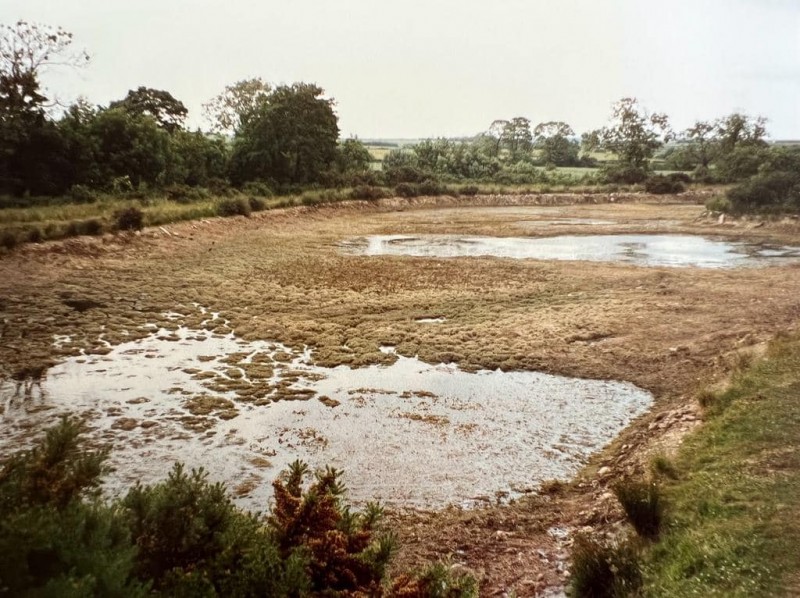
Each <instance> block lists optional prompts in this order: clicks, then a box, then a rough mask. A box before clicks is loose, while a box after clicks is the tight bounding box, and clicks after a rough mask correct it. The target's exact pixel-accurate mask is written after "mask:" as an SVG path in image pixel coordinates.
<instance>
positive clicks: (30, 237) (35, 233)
mask: <svg viewBox="0 0 800 598" xmlns="http://www.w3.org/2000/svg"><path fill="white" fill-rule="evenodd" d="M25 238H26V240H27V241H28V243H41V242H42V241H44V234H42V229H40V228H39V227H38V226H34V227H33V228H32V229H30V230H29V231H28V232H27V233H26V236H25Z"/></svg>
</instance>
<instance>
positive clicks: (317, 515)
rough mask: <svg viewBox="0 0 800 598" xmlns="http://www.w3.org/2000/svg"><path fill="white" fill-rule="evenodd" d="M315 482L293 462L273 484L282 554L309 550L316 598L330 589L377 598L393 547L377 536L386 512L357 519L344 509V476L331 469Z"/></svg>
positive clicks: (374, 509)
mask: <svg viewBox="0 0 800 598" xmlns="http://www.w3.org/2000/svg"><path fill="white" fill-rule="evenodd" d="M310 476H311V473H310V471H309V469H308V467H307V466H306V465H305V464H304V463H302V462H300V461H295V462H294V463H292V464H291V466H290V467H289V469H288V470H287V471H286V472H285V473H284V474H283V475H282V476H280V477H279V478H278V479H277V480H275V482H274V483H273V485H272V486H273V489H274V491H275V504H274V506H273V508H272V514H271V516H270V517H269V520H268V521H269V526H270V528H271V530H272V532H273V534H274V537H275V539H276V541H277V544H278V547H279V550H280V554H281V555H282V556H283V557H284V558H289V557H291V556H292V555H294V554H296V553H297V551H298V550H299V549H301V548H305V549H306V550H307V554H308V557H309V560H308V571H309V576H310V583H311V590H312V592H322V591H323V590H326V589H329V590H333V591H338V592H347V593H366V594H369V595H374V594H375V593H376V592H378V591H379V590H380V587H381V586H380V584H381V580H382V579H383V576H384V573H385V570H386V566H387V564H388V562H389V559H390V558H391V556H392V553H393V551H394V547H395V541H394V538H393V536H391V535H386V534H376V533H375V532H376V526H377V525H378V523H379V521H380V518H381V515H382V511H381V509H380V508H379V507H378V506H377V505H375V504H369V505H367V508H366V510H365V511H364V512H363V513H353V512H351V511H350V510H349V509H348V508H347V507H346V506H343V504H342V498H343V495H344V492H345V488H344V486H343V485H342V483H341V472H340V471H338V470H336V469H332V468H328V469H326V470H325V471H324V472H320V473H317V474H316V475H315V476H314V481H313V482H312V483H311V484H310V485H307V486H306V483H305V482H306V479H307V478H309V477H310Z"/></svg>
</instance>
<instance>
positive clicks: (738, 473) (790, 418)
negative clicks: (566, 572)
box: [643, 339, 800, 596]
mask: <svg viewBox="0 0 800 598" xmlns="http://www.w3.org/2000/svg"><path fill="white" fill-rule="evenodd" d="M799 398H800V339H791V340H787V339H782V340H778V341H775V342H773V344H772V346H771V348H770V351H769V353H768V355H767V357H766V358H765V359H764V360H763V361H762V362H760V363H758V364H756V365H755V366H753V367H752V368H750V369H747V370H745V371H743V372H740V373H737V374H736V375H735V377H734V381H733V385H732V387H731V388H730V389H729V390H727V391H725V392H724V393H720V394H718V395H716V396H715V397H714V400H710V399H709V397H707V396H706V397H705V400H704V402H705V404H706V405H707V406H708V407H707V410H706V413H707V415H708V418H709V420H708V421H707V422H706V424H705V425H704V426H703V428H701V429H700V430H699V431H698V432H697V433H695V434H693V435H692V436H691V437H689V438H688V439H687V440H686V442H685V443H684V446H683V447H682V449H681V452H680V454H679V457H678V459H677V461H676V467H677V469H678V470H679V471H680V474H681V475H680V479H679V480H677V481H672V482H668V483H665V484H664V485H663V489H664V493H665V497H666V500H667V501H668V503H669V506H670V508H669V510H668V521H669V523H668V526H667V527H666V529H665V530H664V531H663V532H662V535H661V541H660V542H659V543H658V544H655V545H653V547H652V548H651V549H650V550H649V552H648V553H647V554H646V555H645V559H644V562H643V569H644V573H645V586H644V589H645V592H644V593H645V595H647V596H765V595H787V594H791V593H792V590H791V589H790V587H789V584H791V583H792V579H793V580H794V581H793V583H794V584H795V585H794V589H795V590H796V589H797V585H796V584H797V582H798V571H799V570H800V517H798V515H800V446H798V443H797V439H798V438H800V400H798V399H799Z"/></svg>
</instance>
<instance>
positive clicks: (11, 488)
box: [0, 419, 146, 596]
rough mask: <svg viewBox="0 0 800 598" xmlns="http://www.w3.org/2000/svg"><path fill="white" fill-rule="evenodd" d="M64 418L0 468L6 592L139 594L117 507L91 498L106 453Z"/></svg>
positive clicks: (0, 572) (0, 548) (0, 553)
mask: <svg viewBox="0 0 800 598" xmlns="http://www.w3.org/2000/svg"><path fill="white" fill-rule="evenodd" d="M80 431H81V428H80V427H79V425H78V424H77V423H76V422H75V421H74V420H70V419H62V420H61V423H60V424H58V425H57V426H55V427H54V428H52V429H50V430H48V431H47V434H46V436H45V438H44V440H43V441H41V442H40V443H39V444H38V445H36V446H35V447H34V448H32V449H31V450H29V451H21V452H18V453H16V454H15V455H12V456H11V457H10V458H9V459H7V460H6V461H5V462H4V463H3V464H2V467H1V468H0V510H2V513H3V517H2V518H0V579H2V580H3V582H2V583H3V593H6V594H8V595H10V596H92V595H94V596H145V595H146V591H145V590H146V588H145V587H144V586H143V585H142V584H140V583H139V582H138V581H137V580H135V579H134V578H133V576H132V575H131V574H130V570H131V565H132V562H133V555H134V549H133V547H132V545H131V543H130V540H129V536H128V533H127V529H126V526H125V522H124V520H123V519H122V518H121V517H120V516H119V513H118V511H117V510H115V509H112V508H109V507H106V506H104V505H102V504H100V503H98V502H96V501H95V498H96V496H97V488H98V486H99V483H100V476H101V475H102V474H103V473H104V472H105V471H106V467H105V465H104V461H105V458H106V456H107V454H106V453H105V452H102V451H86V450H83V449H82V448H81V446H80V443H79V434H80Z"/></svg>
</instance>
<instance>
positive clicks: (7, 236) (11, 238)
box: [0, 231, 17, 251]
mask: <svg viewBox="0 0 800 598" xmlns="http://www.w3.org/2000/svg"><path fill="white" fill-rule="evenodd" d="M0 245H2V246H3V247H4V248H5V249H7V250H9V251H11V250H12V249H14V248H15V247H16V246H17V235H15V234H14V233H13V232H11V231H6V232H4V233H3V234H2V235H0Z"/></svg>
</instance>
